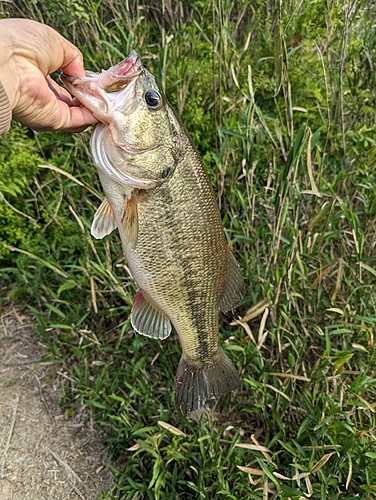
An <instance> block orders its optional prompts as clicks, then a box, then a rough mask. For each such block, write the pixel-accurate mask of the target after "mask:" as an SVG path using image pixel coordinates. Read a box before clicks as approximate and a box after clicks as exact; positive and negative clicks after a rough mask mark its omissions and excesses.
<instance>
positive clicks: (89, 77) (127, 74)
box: [60, 50, 144, 124]
mask: <svg viewBox="0 0 376 500" xmlns="http://www.w3.org/2000/svg"><path fill="white" fill-rule="evenodd" d="M143 71H144V68H143V66H142V64H141V61H140V58H139V57H138V54H137V52H135V51H134V50H133V51H132V52H131V53H130V54H129V56H128V57H127V58H126V59H124V60H123V61H121V62H120V63H118V64H116V65H115V66H112V67H111V68H109V69H108V70H103V71H102V72H101V73H96V72H94V71H85V75H84V76H81V77H76V76H70V75H66V74H64V73H62V74H61V75H60V80H61V81H62V82H63V83H64V85H65V86H66V87H67V89H68V90H69V92H71V94H73V95H74V96H75V97H76V98H77V99H78V100H79V101H80V102H81V104H83V105H84V106H86V107H87V108H88V109H89V110H90V111H91V112H92V113H93V115H94V116H95V117H96V118H97V119H98V120H99V121H101V122H102V123H105V124H109V122H110V118H111V113H112V111H113V110H114V109H117V107H118V103H119V100H120V101H122V102H129V106H131V105H132V102H133V100H132V99H129V96H131V95H133V94H135V85H134V82H135V81H136V80H137V77H138V76H139V75H140V74H141V73H143ZM126 96H127V97H126Z"/></svg>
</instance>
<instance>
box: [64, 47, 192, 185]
mask: <svg viewBox="0 0 376 500" xmlns="http://www.w3.org/2000/svg"><path fill="white" fill-rule="evenodd" d="M61 80H62V82H63V83H64V84H65V85H66V87H67V88H68V90H69V91H70V92H71V93H72V94H73V95H74V96H75V97H77V99H78V100H79V101H80V102H81V103H82V104H83V105H84V106H85V107H87V108H88V109H90V111H91V112H92V113H93V115H94V116H95V117H96V118H97V119H98V120H99V121H100V122H102V124H103V125H99V128H98V129H97V130H98V131H97V133H94V134H93V136H92V142H91V147H92V153H93V158H94V161H95V163H96V165H97V167H98V168H101V169H102V170H103V171H104V172H105V173H106V174H107V175H109V176H110V177H111V178H113V179H114V180H116V181H117V182H120V183H121V184H126V185H128V186H132V187H136V188H144V189H150V188H152V187H156V186H158V185H160V184H162V183H163V182H165V181H166V180H167V179H168V178H169V177H171V175H172V174H173V172H174V170H175V168H176V166H177V164H178V162H179V160H180V158H181V157H182V154H183V151H184V145H185V142H186V140H187V137H186V134H185V133H184V132H183V129H182V125H181V124H180V122H179V120H178V119H177V118H176V116H175V114H174V112H173V111H172V109H171V107H170V105H169V104H168V102H167V100H166V98H165V96H164V95H163V93H162V91H161V89H160V88H159V86H158V84H157V82H156V80H155V78H154V76H153V75H152V74H151V73H150V72H149V71H147V70H146V69H145V68H144V67H143V65H142V64H141V61H140V59H139V57H138V55H137V53H136V52H135V51H132V52H131V53H130V55H129V56H128V57H127V58H126V59H124V61H122V62H120V63H119V64H117V65H115V66H113V67H111V68H109V69H108V70H107V71H102V72H101V73H94V72H91V71H86V72H85V75H84V76H83V77H72V76H68V75H64V74H63V75H61Z"/></svg>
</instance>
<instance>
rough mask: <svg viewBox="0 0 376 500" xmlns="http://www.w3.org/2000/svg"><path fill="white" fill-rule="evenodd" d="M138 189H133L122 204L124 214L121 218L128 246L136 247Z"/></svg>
mask: <svg viewBox="0 0 376 500" xmlns="http://www.w3.org/2000/svg"><path fill="white" fill-rule="evenodd" d="M137 202H138V189H135V190H134V191H133V194H132V196H131V197H130V198H128V199H127V201H126V202H125V206H124V214H123V217H122V219H121V222H122V223H123V227H124V231H125V236H126V239H127V242H128V243H129V246H130V247H131V248H133V249H134V248H136V245H137V238H138V209H137Z"/></svg>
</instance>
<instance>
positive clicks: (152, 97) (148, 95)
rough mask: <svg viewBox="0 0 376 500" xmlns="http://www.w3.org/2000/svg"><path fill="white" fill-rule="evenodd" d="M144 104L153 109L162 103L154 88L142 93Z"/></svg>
mask: <svg viewBox="0 0 376 500" xmlns="http://www.w3.org/2000/svg"><path fill="white" fill-rule="evenodd" d="M144 99H145V102H146V105H147V107H148V108H149V109H152V110H153V111H155V110H157V109H159V108H160V107H161V105H162V99H161V96H160V94H159V92H157V91H156V90H147V91H146V92H145V95H144Z"/></svg>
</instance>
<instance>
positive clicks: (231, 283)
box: [219, 250, 245, 312]
mask: <svg viewBox="0 0 376 500" xmlns="http://www.w3.org/2000/svg"><path fill="white" fill-rule="evenodd" d="M244 293H245V286H244V280H243V277H242V275H241V272H240V267H239V265H238V263H237V262H236V260H235V257H234V256H233V255H232V253H231V251H230V250H228V252H227V275H226V281H225V284H224V287H223V290H222V295H221V297H220V299H219V308H220V310H221V311H222V312H227V311H230V310H231V309H234V307H236V306H237V304H238V303H239V302H240V301H241V299H242V298H243V297H244Z"/></svg>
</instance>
